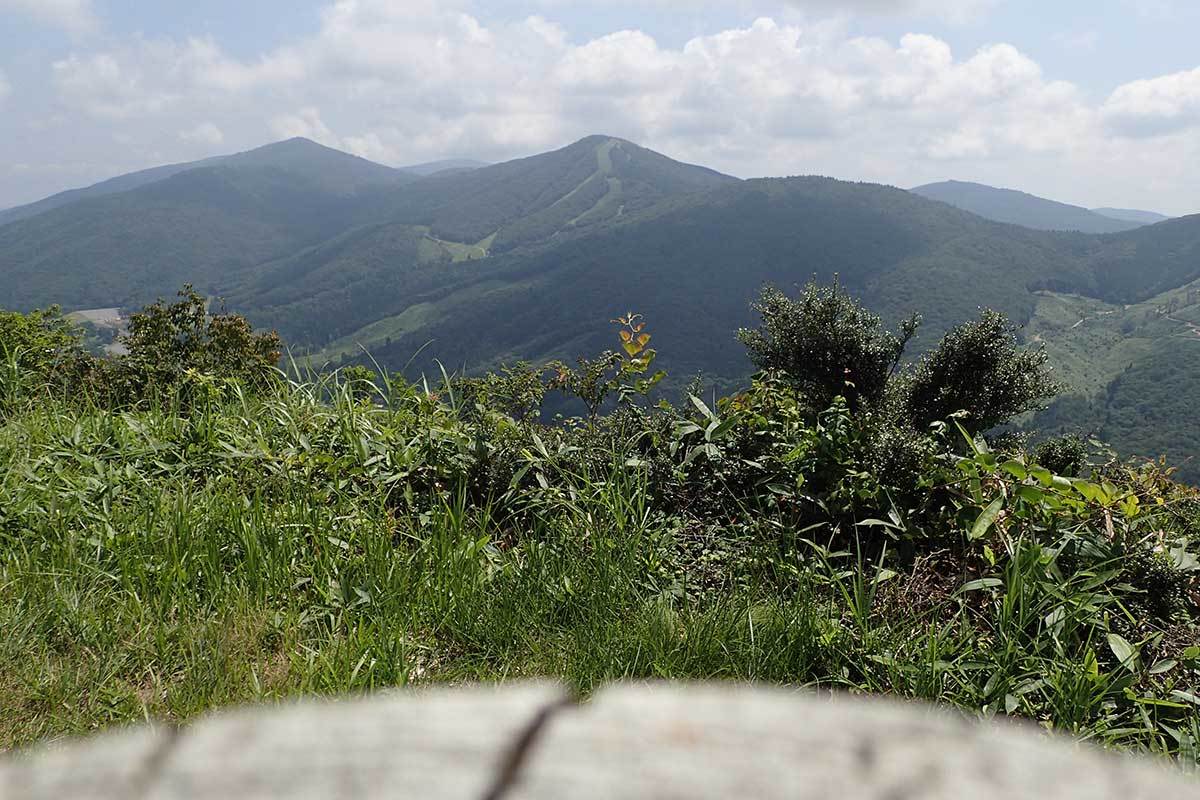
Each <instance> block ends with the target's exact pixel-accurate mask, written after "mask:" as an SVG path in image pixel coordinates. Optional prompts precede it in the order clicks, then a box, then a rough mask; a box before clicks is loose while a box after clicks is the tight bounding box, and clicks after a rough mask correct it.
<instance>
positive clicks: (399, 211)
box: [228, 136, 739, 350]
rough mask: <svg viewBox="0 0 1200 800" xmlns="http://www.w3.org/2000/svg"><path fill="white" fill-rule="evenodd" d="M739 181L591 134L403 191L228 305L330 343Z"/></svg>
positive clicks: (259, 271)
mask: <svg viewBox="0 0 1200 800" xmlns="http://www.w3.org/2000/svg"><path fill="white" fill-rule="evenodd" d="M738 183H739V182H738V181H737V180H736V179H734V178H730V177H728V176H724V175H721V174H720V173H716V172H713V171H712V170H708V169H705V168H703V167H694V166H691V165H688V164H682V163H680V162H677V161H672V160H671V159H668V158H666V157H664V156H661V155H658V154H657V153H653V152H651V151H649V150H645V149H643V148H640V147H637V146H636V145H633V144H631V143H629V142H625V141H622V140H619V139H612V138H610V137H601V136H596V137H589V138H588V139H584V140H582V141H580V142H577V143H575V144H574V145H571V146H570V147H566V148H563V149H562V150H558V151H555V152H552V153H546V154H543V155H541V156H535V157H532V158H527V159H521V160H518V161H514V162H509V163H507V164H500V165H497V166H493V167H486V168H481V169H477V170H472V171H470V172H455V173H452V174H448V175H435V176H433V177H430V178H427V179H425V180H422V181H419V182H416V183H412V184H409V185H407V186H404V187H401V188H399V189H397V190H395V191H393V192H391V193H390V194H389V195H387V196H386V197H383V198H381V199H379V201H378V203H376V204H372V205H370V206H363V216H362V217H361V219H360V221H365V224H362V225H361V226H359V227H357V228H355V229H353V230H351V231H348V232H347V233H346V234H345V235H342V236H339V237H337V238H336V239H333V240H330V241H327V242H323V243H321V245H320V246H317V247H313V248H309V249H305V250H303V251H300V252H297V253H294V254H292V255H290V256H288V257H286V258H283V259H279V260H276V261H273V262H271V263H267V264H262V265H260V266H259V267H257V268H256V269H254V270H252V271H249V272H247V273H246V274H245V277H244V280H243V281H242V283H241V284H240V285H239V286H237V287H235V288H233V289H232V290H231V291H230V292H229V293H228V296H229V299H230V302H231V303H233V304H234V305H235V307H238V308H242V309H245V310H247V311H248V312H250V313H251V315H252V316H253V317H254V318H255V319H256V320H258V321H259V322H261V323H263V324H267V325H271V326H274V327H278V328H279V329H280V330H281V331H282V332H283V333H284V334H285V335H286V336H288V337H289V340H290V341H292V342H293V343H295V344H297V345H301V346H323V345H326V344H328V343H329V342H330V341H331V340H334V339H338V338H340V337H344V336H346V335H349V334H353V333H354V332H355V331H356V330H358V329H359V328H362V327H365V326H367V325H370V324H372V323H374V322H377V321H379V320H380V319H381V318H383V317H387V316H394V315H399V314H403V313H405V312H406V311H407V310H408V309H409V308H410V307H411V306H414V305H416V304H419V303H428V302H431V298H434V297H445V296H448V295H449V294H451V293H453V292H454V291H456V290H457V289H460V288H461V289H467V290H468V296H471V297H476V296H477V293H478V291H479V289H478V287H477V286H475V284H476V283H478V282H479V281H481V280H483V281H495V280H501V281H503V280H509V278H508V277H488V276H491V275H493V273H495V272H496V270H499V274H500V275H504V276H507V275H508V274H509V270H510V269H515V270H516V272H517V273H520V272H522V271H523V270H527V269H534V270H537V269H539V267H538V266H537V265H536V257H537V254H539V253H544V252H548V251H549V250H552V249H553V248H555V247H557V246H560V245H565V244H566V243H568V242H570V241H573V240H575V239H578V238H579V237H581V236H586V235H588V234H589V233H592V232H597V231H600V230H606V229H608V228H614V227H622V226H623V225H624V223H626V222H628V221H630V220H633V219H636V218H637V216H638V214H639V213H643V212H646V211H648V210H650V209H653V208H656V207H657V206H658V205H660V204H663V203H666V202H667V201H670V200H672V199H678V198H686V197H691V196H694V195H702V194H703V193H704V192H705V190H712V189H713V188H717V187H722V186H731V185H737V184H738ZM668 205H669V203H668ZM371 220H376V221H371ZM378 220H382V221H378ZM530 259H534V260H532V261H531V260H530ZM384 327H394V326H384ZM375 330H376V331H378V330H380V329H379V328H378V327H377V328H376V329H375ZM376 338H379V337H376ZM352 349H356V350H357V347H353V348H352Z"/></svg>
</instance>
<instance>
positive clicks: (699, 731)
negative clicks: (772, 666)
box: [509, 686, 1200, 800]
mask: <svg viewBox="0 0 1200 800" xmlns="http://www.w3.org/2000/svg"><path fill="white" fill-rule="evenodd" d="M509 797H510V798H511V800H550V798H564V797H569V798H571V799H572V800H592V799H593V798H605V800H608V799H609V798H641V799H644V800H650V799H651V798H653V800H707V799H708V798H712V799H713V800H716V799H717V798H755V799H756V800H774V799H775V798H778V799H779V800H783V799H784V798H787V799H788V800H798V799H800V798H813V800H816V799H817V798H821V799H822V800H824V799H825V798H828V799H829V800H926V799H928V800H935V799H937V800H941V799H943V798H944V800H1019V799H1020V798H1037V799H1038V800H1075V799H1076V798H1078V800H1107V799H1108V798H1112V800H1135V799H1136V798H1146V800H1165V798H1179V799H1180V800H1183V798H1188V797H1197V798H1200V782H1188V781H1187V780H1186V779H1184V778H1183V777H1181V776H1179V775H1177V774H1173V773H1171V772H1170V771H1169V770H1168V769H1166V768H1164V767H1162V766H1161V765H1158V764H1150V763H1146V762H1143V761H1140V760H1137V759H1132V758H1128V757H1121V756H1117V755H1113V754H1106V753H1100V752H1096V751H1094V750H1092V749H1091V748H1090V747H1086V746H1081V745H1079V744H1077V743H1075V742H1069V741H1066V740H1051V739H1049V738H1047V737H1045V736H1043V735H1042V734H1041V732H1040V731H1038V730H1036V729H1032V728H1030V729H1027V728H1024V727H1018V726H1016V725H1012V724H1007V725H1005V724H995V725H990V724H989V725H985V724H979V723H977V722H968V721H966V720H963V719H962V718H961V717H954V716H950V715H948V714H944V713H942V712H938V711H934V710H932V709H930V708H927V707H925V706H920V705H908V706H906V705H901V704H898V703H894V702H887V701H881V700H869V699H853V698H845V697H842V698H837V699H836V700H830V699H820V698H818V697H815V696H811V695H797V694H796V693H790V692H786V691H783V690H778V689H748V688H733V687H729V686H694V687H690V688H687V689H680V688H674V687H655V686H641V687H638V686H630V687H618V688H612V689H609V690H607V691H603V692H601V693H600V694H598V695H597V696H596V697H595V698H594V700H593V701H592V703H591V704H590V705H589V706H584V707H577V708H574V709H569V710H566V711H564V712H562V713H560V714H558V715H556V716H555V718H554V719H553V721H552V722H551V723H550V728H549V729H548V730H547V731H546V732H545V733H544V737H543V739H542V742H541V743H540V745H539V746H538V747H537V748H536V749H535V750H534V752H533V753H532V754H531V756H530V758H529V759H528V761H527V762H526V763H525V765H524V768H523V770H522V773H521V780H520V781H519V783H518V785H517V786H516V787H515V788H514V791H512V792H511V793H510V795H509Z"/></svg>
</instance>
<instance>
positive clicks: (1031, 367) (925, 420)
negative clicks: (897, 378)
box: [898, 310, 1058, 433]
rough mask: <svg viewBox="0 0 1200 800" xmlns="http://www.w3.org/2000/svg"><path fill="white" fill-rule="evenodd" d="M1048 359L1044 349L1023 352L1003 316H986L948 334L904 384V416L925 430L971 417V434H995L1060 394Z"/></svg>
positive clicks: (968, 425) (965, 422) (901, 394)
mask: <svg viewBox="0 0 1200 800" xmlns="http://www.w3.org/2000/svg"><path fill="white" fill-rule="evenodd" d="M1046 359H1047V356H1046V352H1045V350H1043V349H1041V348H1038V349H1034V350H1022V349H1021V348H1020V346H1019V345H1018V342H1017V337H1016V331H1015V328H1013V326H1012V325H1010V324H1009V322H1008V320H1007V318H1005V316H1004V315H1003V314H1001V313H999V312H997V311H991V310H985V311H983V313H982V314H981V315H980V318H979V319H978V320H976V321H974V322H968V323H966V324H963V325H959V326H958V327H957V328H954V329H952V330H951V331H950V332H949V333H947V334H946V335H945V336H944V337H943V338H942V341H941V343H940V344H939V345H938V346H937V348H935V349H934V350H933V351H932V352H931V353H929V354H928V355H926V356H925V357H924V358H922V359H921V361H920V362H919V363H918V364H917V365H916V366H915V367H914V368H913V369H912V370H911V371H910V372H909V373H908V374H907V375H906V376H905V377H904V379H903V380H902V381H901V382H900V384H899V390H898V395H899V399H900V404H901V408H902V411H903V414H904V416H905V418H906V419H907V421H908V422H910V423H911V424H912V425H913V426H915V427H917V428H925V427H927V426H929V425H930V424H931V423H933V422H937V421H939V420H945V419H948V418H949V417H950V416H951V415H953V414H955V413H957V412H966V417H965V419H964V420H963V426H964V427H965V428H967V430H969V431H971V432H973V433H978V432H982V431H986V430H989V429H991V428H994V427H996V426H997V425H999V424H1000V423H1002V422H1005V421H1007V420H1009V419H1011V418H1012V417H1015V416H1016V415H1018V414H1021V413H1024V412H1026V411H1030V410H1032V409H1034V408H1036V407H1037V406H1038V404H1039V403H1041V402H1042V401H1043V400H1045V399H1046V398H1048V397H1051V396H1053V395H1054V394H1056V393H1057V392H1058V386H1057V385H1056V384H1055V382H1054V381H1053V380H1051V379H1050V369H1049V367H1048V366H1047V365H1046Z"/></svg>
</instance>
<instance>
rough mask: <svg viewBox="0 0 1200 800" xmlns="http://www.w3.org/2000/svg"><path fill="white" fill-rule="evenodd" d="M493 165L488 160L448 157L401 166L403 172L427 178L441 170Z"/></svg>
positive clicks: (447, 170)
mask: <svg viewBox="0 0 1200 800" xmlns="http://www.w3.org/2000/svg"><path fill="white" fill-rule="evenodd" d="M487 166H491V165H490V164H488V163H487V162H486V161H475V160H474V159H470V158H447V159H443V160H442V161H430V162H429V163H427V164H412V165H410V166H407V167H400V170H401V171H403V172H411V173H412V174H413V175H420V176H421V177H423V178H427V177H429V176H430V175H436V174H437V173H439V172H449V171H450V170H469V169H479V168H480V167H487Z"/></svg>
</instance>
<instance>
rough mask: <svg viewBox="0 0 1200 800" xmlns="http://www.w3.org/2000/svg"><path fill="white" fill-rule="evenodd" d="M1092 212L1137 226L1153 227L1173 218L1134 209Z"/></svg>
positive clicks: (1110, 209) (1105, 209)
mask: <svg viewBox="0 0 1200 800" xmlns="http://www.w3.org/2000/svg"><path fill="white" fill-rule="evenodd" d="M1092 212H1093V213H1096V214H1099V215H1100V216H1102V217H1110V218H1111V219H1119V220H1121V221H1123V222H1136V223H1137V224H1139V225H1154V224H1156V223H1159V222H1166V221H1167V220H1169V219H1173V217H1168V216H1167V215H1166V214H1159V213H1157V212H1154V211H1139V210H1137V209H1135V208H1093V209H1092Z"/></svg>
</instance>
